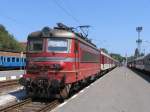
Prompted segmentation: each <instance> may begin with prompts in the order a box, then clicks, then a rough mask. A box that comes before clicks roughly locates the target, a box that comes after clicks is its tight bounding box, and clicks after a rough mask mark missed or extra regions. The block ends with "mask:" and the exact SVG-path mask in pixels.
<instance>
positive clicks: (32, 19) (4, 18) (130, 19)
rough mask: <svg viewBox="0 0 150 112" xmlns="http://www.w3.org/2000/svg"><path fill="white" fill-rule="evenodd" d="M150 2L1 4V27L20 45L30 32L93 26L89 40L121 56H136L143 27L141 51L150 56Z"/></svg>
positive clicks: (4, 0)
mask: <svg viewBox="0 0 150 112" xmlns="http://www.w3.org/2000/svg"><path fill="white" fill-rule="evenodd" d="M149 5H150V0H0V24H3V25H4V26H5V27H6V29H7V30H8V31H9V32H10V33H11V34H13V35H14V36H15V37H16V39H17V40H18V41H21V42H25V41H26V39H27V36H28V34H29V33H30V32H33V31H37V30H41V29H42V28H43V27H44V26H49V27H53V26H55V25H56V23H58V22H62V23H64V24H66V25H68V26H79V25H90V26H91V27H90V28H89V38H90V39H92V42H93V43H95V44H96V45H97V47H98V48H106V49H108V51H109V52H110V53H111V52H113V53H119V54H121V55H122V56H125V54H127V55H128V56H130V55H133V54H134V50H135V48H136V47H137V45H136V39H137V32H136V27H137V26H142V27H143V31H142V32H141V38H142V39H143V43H142V51H145V52H146V53H148V52H150V43H147V42H144V41H149V42H150V6H149Z"/></svg>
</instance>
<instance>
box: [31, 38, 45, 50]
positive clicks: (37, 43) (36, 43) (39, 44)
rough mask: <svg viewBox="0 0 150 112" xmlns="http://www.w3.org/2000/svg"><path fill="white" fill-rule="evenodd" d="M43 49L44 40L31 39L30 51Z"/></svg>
mask: <svg viewBox="0 0 150 112" xmlns="http://www.w3.org/2000/svg"><path fill="white" fill-rule="evenodd" d="M42 50H43V40H42V39H35V40H34V39H33V40H30V41H29V51H33V52H34V51H37V52H38V51H42Z"/></svg>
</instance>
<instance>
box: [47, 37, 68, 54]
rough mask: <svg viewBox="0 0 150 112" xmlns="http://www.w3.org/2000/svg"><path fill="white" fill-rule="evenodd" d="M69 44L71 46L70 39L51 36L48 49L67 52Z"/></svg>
mask: <svg viewBox="0 0 150 112" xmlns="http://www.w3.org/2000/svg"><path fill="white" fill-rule="evenodd" d="M68 46H69V43H68V39H65V38H49V39H48V51H52V52H53V51H54V52H67V51H68Z"/></svg>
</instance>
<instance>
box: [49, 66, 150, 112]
mask: <svg viewBox="0 0 150 112" xmlns="http://www.w3.org/2000/svg"><path fill="white" fill-rule="evenodd" d="M147 75H148V74H147ZM147 78H149V79H147ZM52 111H53V112H150V76H146V79H145V77H143V76H142V77H141V75H138V74H137V73H135V72H134V71H132V70H130V69H128V68H126V67H118V68H116V69H114V70H112V71H111V72H109V73H108V74H106V75H105V76H103V77H102V78H100V79H99V80H97V81H96V82H94V83H93V84H91V85H90V86H89V87H87V88H85V89H84V90H82V91H81V92H80V93H78V94H77V95H75V96H73V97H72V98H71V99H69V100H67V101H65V102H64V103H63V104H61V105H60V106H58V107H57V108H55V109H54V110H52Z"/></svg>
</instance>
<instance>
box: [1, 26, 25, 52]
mask: <svg viewBox="0 0 150 112" xmlns="http://www.w3.org/2000/svg"><path fill="white" fill-rule="evenodd" d="M0 50H6V51H18V52H21V51H23V48H22V46H21V45H20V44H19V42H18V41H17V40H16V39H15V37H14V36H13V35H11V34H10V33H9V32H8V31H7V30H6V28H5V27H4V26H3V25H0Z"/></svg>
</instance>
